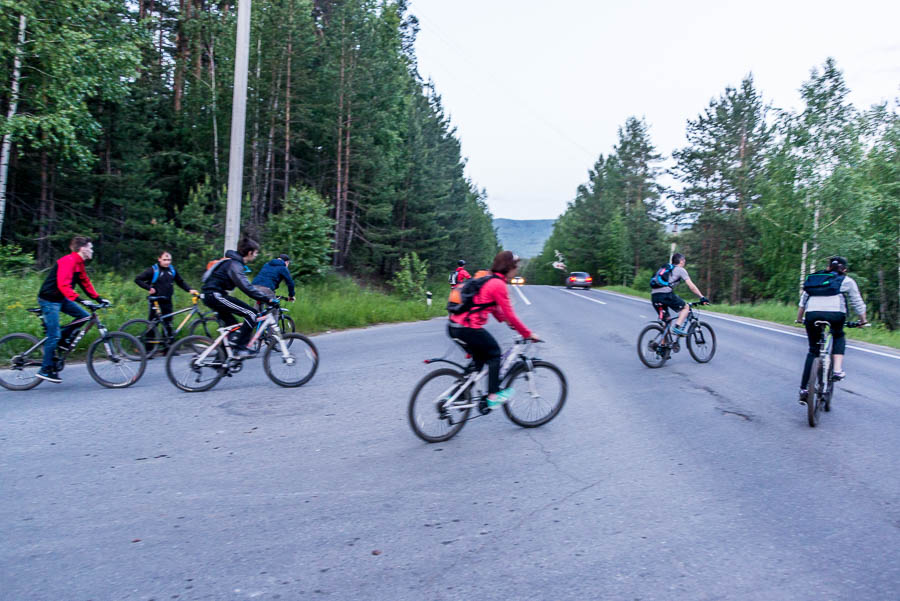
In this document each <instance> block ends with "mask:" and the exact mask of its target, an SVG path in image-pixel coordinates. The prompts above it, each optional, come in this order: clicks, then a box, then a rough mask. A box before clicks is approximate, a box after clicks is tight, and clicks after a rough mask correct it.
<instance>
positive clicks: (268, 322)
mask: <svg viewBox="0 0 900 601" xmlns="http://www.w3.org/2000/svg"><path fill="white" fill-rule="evenodd" d="M276 312H277V311H276V308H274V307H273V308H272V309H269V310H268V311H266V312H265V313H264V314H263V315H258V316H257V317H256V332H255V333H254V334H253V337H252V338H251V339H250V341H249V342H247V346H248V347H249V346H252V345H253V344H256V342H257V341H258V340H259V339H260V338H261V337H262V335H263V334H264V333H265V332H266V331H269V330H271V331H272V332H273V333H274V334H275V339H276V340H277V341H278V346H279V350H280V351H281V355H282V356H283V357H285V358H288V357H290V351H288V348H287V345H285V343H284V339H283V338H282V337H281V328H280V327H278V317H277V316H276ZM240 327H241V324H239V323H236V324H234V325H231V326H224V327H221V328H218V329H217V330H218V332H219V336H218V337H217V338H216V339H215V340H214V341H213V343H212V344H211V345H210V346H209V347H208V348H207V349H206V350H205V351H203V352H202V353H200V355H199V356H198V357H197V359H196V361H197V362H198V363H199V362H203V361H205V360H206V359H207V357H209V355H210V353H212V352H213V351H214V350H215V349H216V348H217V347H218V346H219V345H220V344H224V346H225V353H226V355H227V356H228V358H229V359H234V358H235V356H234V352H233V351H232V346H231V341H230V340H228V334H230V333H231V332H233V331H235V330H237V329H238V328H240Z"/></svg>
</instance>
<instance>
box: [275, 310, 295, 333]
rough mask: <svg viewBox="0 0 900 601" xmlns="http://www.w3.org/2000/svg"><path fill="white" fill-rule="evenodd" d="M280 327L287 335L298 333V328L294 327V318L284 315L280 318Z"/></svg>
mask: <svg viewBox="0 0 900 601" xmlns="http://www.w3.org/2000/svg"><path fill="white" fill-rule="evenodd" d="M278 327H279V328H281V331H282V332H284V333H285V334H293V333H294V332H296V331H297V328H296V327H295V326H294V320H293V318H292V317H291V316H290V315H285V314H284V313H282V314H281V316H280V317H279V318H278Z"/></svg>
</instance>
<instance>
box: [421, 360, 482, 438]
mask: <svg viewBox="0 0 900 601" xmlns="http://www.w3.org/2000/svg"><path fill="white" fill-rule="evenodd" d="M464 381H465V378H463V375H462V374H461V373H460V372H458V371H456V370H455V369H450V368H444V369H436V370H434V371H433V372H431V373H430V374H427V375H426V376H425V377H424V378H422V379H421V380H419V383H418V384H416V387H415V388H414V389H413V392H412V396H410V397H409V408H408V410H407V417H408V418H409V426H410V427H411V428H412V431H413V432H414V433H415V435H416V436H418V437H419V438H421V439H422V440H424V441H425V442H444V441H445V440H450V439H451V438H453V437H454V436H456V434H457V433H458V432H459V431H460V430H462V428H463V426H465V425H466V420H467V419H468V417H469V412H470V411H471V410H472V408H471V407H465V406H466V405H470V404H471V402H472V401H471V398H470V390H467V391H465V392H464V393H463V394H461V395H459V398H457V399H456V400H455V401H454V404H455V405H462V406H464V408H462V409H457V408H454V406H453V405H450V406H446V402H447V400H449V399H450V397H452V396H453V395H454V394H456V392H457V391H458V390H459V387H460V386H461V385H462V384H463V382H464Z"/></svg>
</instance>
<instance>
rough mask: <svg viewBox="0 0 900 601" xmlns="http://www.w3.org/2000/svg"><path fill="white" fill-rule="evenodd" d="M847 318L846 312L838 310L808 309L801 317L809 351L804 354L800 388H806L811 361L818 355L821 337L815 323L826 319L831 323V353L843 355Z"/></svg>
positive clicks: (845, 342) (845, 348)
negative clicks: (804, 362) (804, 359)
mask: <svg viewBox="0 0 900 601" xmlns="http://www.w3.org/2000/svg"><path fill="white" fill-rule="evenodd" d="M846 319H847V314H846V313H841V312H840V311H810V312H809V313H807V314H806V316H805V317H804V318H803V324H804V325H805V326H806V339H807V340H808V341H809V353H807V355H806V364H805V365H804V366H803V379H802V380H801V381H800V388H806V384H807V383H808V382H809V372H810V371H812V364H813V361H815V360H816V357H818V356H819V339H820V338H821V336H820V335H821V333H822V329H821V328H820V327H819V326H817V325H816V322H817V321H827V322H828V323H830V324H831V337H832V339H833V344H832V347H831V353H832V354H834V355H843V354H844V351H845V350H847V338H846V337H845V336H844V321H846Z"/></svg>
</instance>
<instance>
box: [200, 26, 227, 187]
mask: <svg viewBox="0 0 900 601" xmlns="http://www.w3.org/2000/svg"><path fill="white" fill-rule="evenodd" d="M210 35H211V38H210V42H209V48H208V49H207V51H208V55H209V83H210V87H211V88H212V90H211V93H210V95H211V96H212V126H213V165H214V166H215V175H216V177H215V188H216V189H215V195H216V196H218V193H219V182H220V181H221V179H220V176H219V121H218V114H217V111H218V108H217V105H218V103H217V102H216V96H217V95H218V93H219V92H218V89H217V87H216V36H215V34H210ZM197 79H199V77H198V78H197Z"/></svg>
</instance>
